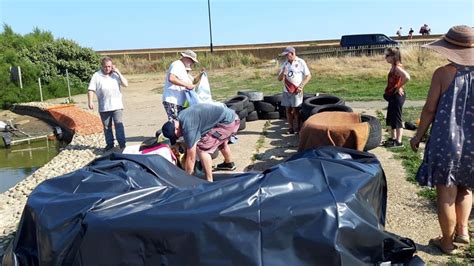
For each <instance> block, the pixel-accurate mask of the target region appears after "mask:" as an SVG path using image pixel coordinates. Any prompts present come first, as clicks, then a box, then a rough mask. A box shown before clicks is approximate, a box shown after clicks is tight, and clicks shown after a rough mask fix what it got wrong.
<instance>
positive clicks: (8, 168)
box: [0, 140, 65, 193]
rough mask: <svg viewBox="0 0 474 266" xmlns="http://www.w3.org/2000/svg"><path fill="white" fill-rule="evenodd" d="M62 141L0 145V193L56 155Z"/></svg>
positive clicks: (61, 145)
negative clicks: (9, 145)
mask: <svg viewBox="0 0 474 266" xmlns="http://www.w3.org/2000/svg"><path fill="white" fill-rule="evenodd" d="M64 145H65V144H64V143H62V142H58V141H46V140H43V141H38V142H34V143H31V144H21V145H16V146H12V147H11V148H10V149H4V148H3V147H0V193H3V192H5V191H7V190H8V189H9V188H11V187H13V186H15V184H17V183H18V182H20V181H21V180H23V179H24V178H25V177H27V176H29V175H30V174H31V173H33V172H34V171H35V170H36V169H38V168H40V167H41V166H43V165H44V164H46V163H47V162H49V161H50V160H51V159H52V158H53V157H54V156H56V155H57V154H58V152H59V150H60V148H62V147H64Z"/></svg>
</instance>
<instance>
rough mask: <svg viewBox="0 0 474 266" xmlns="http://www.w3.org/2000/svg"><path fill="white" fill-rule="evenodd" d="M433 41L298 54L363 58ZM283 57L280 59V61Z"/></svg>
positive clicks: (319, 49) (307, 56)
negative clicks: (390, 49)
mask: <svg viewBox="0 0 474 266" xmlns="http://www.w3.org/2000/svg"><path fill="white" fill-rule="evenodd" d="M429 42H431V41H427V40H424V41H416V42H402V43H400V44H398V45H371V46H357V47H328V48H318V49H314V50H307V51H303V52H298V53H297V54H298V56H299V57H301V58H310V59H318V58H325V57H338V56H361V55H379V54H383V53H384V51H385V49H386V48H387V47H401V48H402V49H404V48H408V47H420V46H421V45H423V44H426V43H429ZM280 58H281V57H279V59H280Z"/></svg>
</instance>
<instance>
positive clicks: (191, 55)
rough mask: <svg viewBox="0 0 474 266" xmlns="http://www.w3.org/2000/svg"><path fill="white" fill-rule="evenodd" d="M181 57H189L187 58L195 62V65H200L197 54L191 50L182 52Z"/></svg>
mask: <svg viewBox="0 0 474 266" xmlns="http://www.w3.org/2000/svg"><path fill="white" fill-rule="evenodd" d="M181 56H182V57H187V58H190V59H191V60H193V61H194V63H199V61H198V60H197V55H196V53H195V52H193V51H191V50H186V51H184V52H181Z"/></svg>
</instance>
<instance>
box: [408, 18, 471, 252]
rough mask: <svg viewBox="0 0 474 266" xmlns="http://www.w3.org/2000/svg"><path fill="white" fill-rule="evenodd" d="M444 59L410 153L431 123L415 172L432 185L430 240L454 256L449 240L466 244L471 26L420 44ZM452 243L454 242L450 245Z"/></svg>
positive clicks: (429, 93)
mask: <svg viewBox="0 0 474 266" xmlns="http://www.w3.org/2000/svg"><path fill="white" fill-rule="evenodd" d="M423 47H424V48H429V49H432V50H434V51H436V52H438V53H440V54H441V55H442V56H444V57H446V58H447V59H448V61H450V63H449V64H447V65H445V66H442V67H439V68H438V69H436V70H435V72H434V74H433V78H432V79H431V86H430V89H429V91H428V97H427V99H426V103H425V106H424V107H423V111H422V113H421V117H420V125H419V127H418V130H417V132H416V134H415V136H414V137H413V138H412V139H411V141H410V145H411V148H412V149H413V150H414V151H416V150H418V146H419V144H420V141H421V139H422V137H423V136H424V135H425V133H426V131H427V130H428V128H429V127H430V126H431V131H430V136H429V139H428V141H427V142H426V146H425V151H424V158H423V162H422V163H421V165H420V168H419V169H418V172H417V174H416V180H417V181H418V183H419V184H420V185H422V186H430V187H436V192H437V201H436V202H437V207H438V221H439V224H440V228H441V233H442V235H441V236H439V237H435V238H433V239H431V240H430V244H431V245H433V246H435V247H437V248H438V249H440V250H441V251H442V252H443V253H445V254H449V255H453V254H459V253H460V250H459V249H457V246H456V245H455V244H454V243H461V244H469V243H470V237H469V230H468V229H469V224H468V223H469V215H470V213H471V209H472V188H473V187H474V29H473V28H472V27H470V26H465V25H461V26H454V27H452V28H450V29H449V31H448V33H446V34H445V35H443V37H442V39H441V40H438V41H435V42H432V43H429V44H426V45H423ZM453 242H454V243H453Z"/></svg>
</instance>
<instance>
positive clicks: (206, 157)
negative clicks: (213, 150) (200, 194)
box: [197, 149, 214, 182]
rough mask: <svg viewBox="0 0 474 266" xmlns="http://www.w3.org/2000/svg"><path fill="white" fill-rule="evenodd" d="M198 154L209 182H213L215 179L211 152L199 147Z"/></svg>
mask: <svg viewBox="0 0 474 266" xmlns="http://www.w3.org/2000/svg"><path fill="white" fill-rule="evenodd" d="M197 152H198V156H199V159H201V164H202V168H203V170H204V174H205V175H206V179H207V181H209V182H212V181H213V180H214V179H213V177H212V157H211V155H210V154H209V153H207V152H204V151H201V150H199V149H198V151H197Z"/></svg>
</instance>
